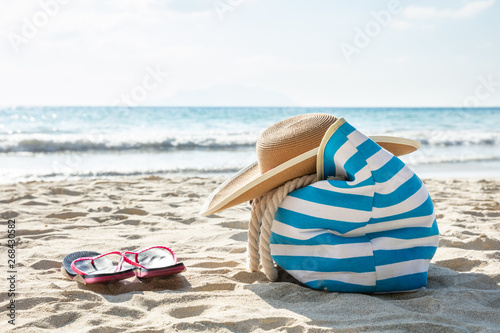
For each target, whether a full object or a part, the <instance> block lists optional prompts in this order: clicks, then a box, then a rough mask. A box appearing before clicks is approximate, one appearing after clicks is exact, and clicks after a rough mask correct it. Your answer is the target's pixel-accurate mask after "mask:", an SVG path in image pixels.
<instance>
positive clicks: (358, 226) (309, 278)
mask: <svg viewBox="0 0 500 333" xmlns="http://www.w3.org/2000/svg"><path fill="white" fill-rule="evenodd" d="M317 168H318V177H320V179H322V180H320V181H318V182H316V183H313V184H311V185H309V186H306V187H304V188H301V189H299V190H296V191H293V192H291V193H289V194H288V196H287V197H286V198H285V199H284V200H283V202H282V203H281V205H280V206H279V208H278V210H277V212H276V215H275V218H274V221H273V224H272V229H271V240H270V243H271V244H270V247H271V255H272V257H273V259H274V261H275V262H276V263H277V264H278V265H279V266H280V267H282V268H283V269H284V270H286V271H287V272H288V273H289V274H291V275H292V276H293V277H295V278H296V279H297V280H298V281H300V282H302V283H304V284H305V285H307V286H309V287H311V288H315V289H320V290H326V291H336V292H362V293H386V292H403V291H415V290H418V289H420V288H422V287H425V286H426V284H427V272H428V268H429V262H430V260H431V259H432V257H433V255H434V253H435V251H436V248H437V245H438V241H439V231H438V227H437V224H436V218H435V214H434V206H433V203H432V200H431V198H430V196H429V193H428V191H427V189H426V188H425V185H424V184H423V183H422V181H421V180H420V179H419V178H418V177H417V175H415V174H414V173H413V171H412V170H410V168H408V166H406V165H405V164H404V163H403V162H402V161H401V160H400V159H399V158H398V157H396V156H394V155H392V154H391V153H389V152H388V151H387V150H385V149H382V148H381V147H380V146H379V145H378V144H376V143H375V142H374V141H373V140H371V139H370V138H368V137H367V136H365V135H364V134H362V133H360V132H359V131H358V130H356V129H355V128H354V127H353V126H351V125H350V124H349V123H348V122H346V121H345V120H344V119H339V120H338V121H337V122H335V124H334V125H332V126H331V127H330V129H329V130H328V131H327V133H326V134H325V137H324V138H323V141H322V143H321V146H320V148H319V151H318V156H317ZM332 177H335V178H336V180H329V179H331V178H332ZM339 177H342V179H345V180H338V179H339Z"/></svg>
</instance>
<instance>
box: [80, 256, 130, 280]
mask: <svg viewBox="0 0 500 333" xmlns="http://www.w3.org/2000/svg"><path fill="white" fill-rule="evenodd" d="M111 254H116V255H119V256H121V259H120V262H119V263H118V265H117V266H116V269H115V272H118V271H120V270H121V269H122V266H123V262H124V261H125V262H127V263H129V264H131V265H134V266H137V265H136V264H134V263H133V262H132V261H131V262H128V261H127V260H125V258H124V255H123V253H121V252H120V251H113V252H108V253H105V254H101V255H98V256H95V257H82V258H77V259H75V260H73V262H72V263H71V269H72V270H73V271H74V272H76V273H78V274H79V275H82V276H83V275H87V273H85V272H83V271H81V270H79V269H78V267H76V265H75V263H77V262H79V261H84V260H90V263H91V264H93V263H94V261H95V260H96V259H99V258H102V257H105V256H109V255H111ZM129 261H130V260H129Z"/></svg>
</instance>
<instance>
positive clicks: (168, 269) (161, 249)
mask: <svg viewBox="0 0 500 333" xmlns="http://www.w3.org/2000/svg"><path fill="white" fill-rule="evenodd" d="M123 257H124V261H125V262H126V263H128V264H130V265H133V266H135V267H134V269H133V270H134V274H135V276H137V277H138V278H140V279H142V278H152V277H159V276H168V275H174V274H178V273H181V272H183V271H185V270H186V267H185V266H184V264H183V263H181V262H180V263H178V262H177V257H176V256H175V253H174V251H172V250H171V249H169V248H168V247H166V246H151V247H148V248H146V249H142V250H139V251H137V252H128V251H127V252H124V253H123Z"/></svg>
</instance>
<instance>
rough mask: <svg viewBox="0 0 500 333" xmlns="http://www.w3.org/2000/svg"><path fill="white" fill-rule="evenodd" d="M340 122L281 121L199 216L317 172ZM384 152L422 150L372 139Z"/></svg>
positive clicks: (321, 118)
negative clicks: (322, 150)
mask: <svg viewBox="0 0 500 333" xmlns="http://www.w3.org/2000/svg"><path fill="white" fill-rule="evenodd" d="M336 121H337V118H336V117H335V116H333V115H330V114H325V113H310V114H304V115H299V116H295V117H291V118H288V119H285V120H282V121H280V122H278V123H276V124H274V125H272V126H270V127H268V128H267V129H266V130H264V132H262V134H261V135H260V136H259V139H258V140H257V162H255V163H253V164H251V165H249V166H248V167H246V168H244V169H243V170H241V171H239V172H238V173H237V174H235V175H234V176H232V177H231V178H229V179H228V180H226V181H225V182H224V183H223V184H222V185H220V186H219V187H218V188H217V189H216V190H215V191H214V192H212V194H210V196H209V197H208V198H207V200H206V201H205V204H204V205H203V207H202V209H201V211H200V214H202V215H210V214H214V213H217V212H219V211H221V210H224V209H227V208H229V207H233V206H236V205H238V204H240V203H243V202H245V201H250V200H252V199H255V198H258V197H260V196H262V195H264V194H266V193H267V192H269V191H271V190H273V189H275V188H277V187H279V186H281V185H283V184H284V183H286V182H287V181H289V180H292V179H294V178H297V177H301V176H304V175H308V174H313V173H315V172H316V155H317V153H318V147H319V145H320V143H321V140H322V139H323V136H324V135H325V133H326V131H327V130H328V128H330V126H331V125H333V124H334V123H335V122H336ZM371 139H372V140H374V141H375V142H377V144H379V145H380V146H381V147H382V148H384V149H386V150H387V151H389V152H391V153H392V154H393V155H395V156H401V155H405V154H409V153H411V152H413V151H415V150H417V149H419V148H420V144H419V143H418V142H417V141H414V140H410V139H404V138H398V137H390V136H372V137H371Z"/></svg>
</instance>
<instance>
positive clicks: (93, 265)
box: [61, 251, 136, 284]
mask: <svg viewBox="0 0 500 333" xmlns="http://www.w3.org/2000/svg"><path fill="white" fill-rule="evenodd" d="M110 255H118V256H120V257H121V258H120V261H119V263H118V265H115V264H114V263H113V261H112V260H111V259H110V258H108V256H110ZM127 261H128V260H125V257H124V255H123V254H122V253H121V252H120V251H113V252H109V253H105V254H100V253H97V252H93V251H79V252H74V253H71V254H68V255H67V256H66V257H64V259H63V262H62V267H61V270H62V272H63V274H64V275H66V276H67V277H69V278H70V279H72V280H75V281H77V282H79V283H83V284H92V283H104V282H110V281H117V280H122V279H126V278H129V277H132V276H134V268H135V267H136V265H134V264H130V263H128V262H127Z"/></svg>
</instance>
